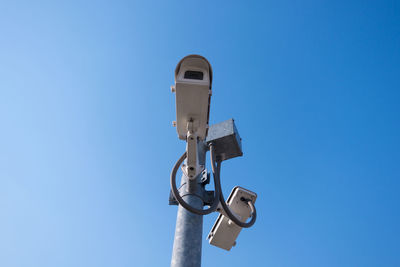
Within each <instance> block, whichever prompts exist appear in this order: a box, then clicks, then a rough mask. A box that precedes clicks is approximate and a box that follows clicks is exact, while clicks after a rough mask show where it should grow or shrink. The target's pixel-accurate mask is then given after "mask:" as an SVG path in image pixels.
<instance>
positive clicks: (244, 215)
mask: <svg viewBox="0 0 400 267" xmlns="http://www.w3.org/2000/svg"><path fill="white" fill-rule="evenodd" d="M242 198H244V199H251V201H252V202H253V204H254V203H255V201H256V199H257V194H256V193H254V192H252V191H250V190H247V189H244V188H242V187H239V186H236V187H235V188H233V190H232V192H231V194H230V195H229V197H228V201H227V205H228V207H229V208H230V210H231V211H232V212H233V213H234V214H236V217H238V218H239V219H240V220H241V221H242V222H246V220H247V219H248V218H249V217H250V216H251V209H250V207H249V205H248V204H247V202H245V201H243V200H242ZM219 210H220V212H221V214H220V215H219V216H218V218H217V220H216V221H215V223H214V226H213V227H212V228H211V231H210V233H209V234H208V237H207V239H208V240H209V242H210V244H211V245H214V246H216V247H219V248H222V249H225V250H228V251H229V250H231V248H232V247H233V246H234V245H236V239H237V237H238V236H239V233H240V231H241V230H242V227H240V226H237V225H236V224H235V223H234V222H233V221H231V220H230V219H229V218H228V217H227V216H226V214H224V212H223V209H222V208H221V207H219Z"/></svg>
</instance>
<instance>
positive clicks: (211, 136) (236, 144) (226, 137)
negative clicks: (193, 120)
mask: <svg viewBox="0 0 400 267" xmlns="http://www.w3.org/2000/svg"><path fill="white" fill-rule="evenodd" d="M206 142H207V144H210V143H211V142H212V143H213V144H214V147H215V156H216V157H217V158H218V157H219V158H220V159H221V161H224V160H227V159H231V158H235V157H240V156H243V152H242V138H240V136H239V132H238V131H237V129H236V126H235V122H234V120H233V119H229V120H226V121H223V122H220V123H217V124H214V125H211V126H210V129H208V135H207V139H206Z"/></svg>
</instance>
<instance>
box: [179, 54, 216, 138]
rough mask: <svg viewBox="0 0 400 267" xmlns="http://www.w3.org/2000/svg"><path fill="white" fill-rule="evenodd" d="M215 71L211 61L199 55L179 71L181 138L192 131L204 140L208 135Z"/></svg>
mask: <svg viewBox="0 0 400 267" xmlns="http://www.w3.org/2000/svg"><path fill="white" fill-rule="evenodd" d="M211 83H212V69H211V65H210V63H209V62H208V60H207V59H205V58H204V57H202V56H199V55H189V56H186V57H184V58H183V59H182V60H181V61H180V62H179V63H178V65H177V66H176V69H175V88H173V90H174V91H175V93H176V94H175V95H176V122H177V123H176V129H177V132H178V136H179V139H182V140H186V138H187V135H188V132H189V131H191V132H192V134H194V136H196V137H198V138H199V139H200V140H204V139H205V138H206V136H207V130H208V121H209V112H210V100H211Z"/></svg>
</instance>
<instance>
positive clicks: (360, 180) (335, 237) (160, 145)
mask: <svg viewBox="0 0 400 267" xmlns="http://www.w3.org/2000/svg"><path fill="white" fill-rule="evenodd" d="M0 13H1V15H0V63H1V64H0V266H4V267H36V266H38V267H54V266H57V267H64V266H65V267H71V266H74V267H80V266H82V267H88V266H93V267H101V266H107V267H109V266H115V267H123V266H169V264H170V257H171V252H172V245H173V235H174V230H175V219H176V211H177V208H176V207H175V206H168V195H169V174H170V171H171V168H172V166H173V164H174V162H175V161H176V160H177V158H178V157H179V156H180V155H181V154H182V152H183V151H184V149H185V143H184V142H183V141H181V140H179V139H178V137H177V134H176V129H175V128H173V127H172V123H171V122H172V121H173V120H175V99H174V95H173V94H171V92H170V89H169V86H170V85H172V84H173V82H174V69H175V66H176V64H177V63H178V62H179V60H180V59H181V58H182V57H184V56H186V55H188V54H200V55H203V56H205V57H206V58H207V59H208V60H209V61H210V63H211V65H212V67H213V71H214V77H213V96H212V100H211V113H210V121H211V124H214V123H218V122H220V121H223V120H226V119H229V118H234V119H235V122H236V125H237V128H238V130H239V133H240V135H241V137H242V139H243V151H244V155H243V157H241V158H235V159H232V160H229V161H227V162H224V164H223V168H222V173H221V179H222V187H223V190H224V194H225V195H226V196H227V195H228V194H229V192H230V191H231V189H232V188H233V187H234V186H236V185H240V186H242V187H245V188H248V189H250V190H253V191H255V192H257V194H258V199H257V203H256V207H257V210H258V220H257V222H256V224H255V225H254V226H253V227H252V228H250V229H245V230H243V231H242V232H241V234H240V236H239V238H238V240H237V246H236V247H234V248H233V249H232V250H231V251H230V252H226V251H223V250H221V249H218V248H216V247H213V246H211V245H209V244H208V242H207V241H206V239H205V238H206V235H207V234H208V232H209V230H210V229H211V226H212V224H213V223H214V220H215V219H216V217H217V215H216V214H211V215H208V216H206V217H205V218H204V230H203V231H204V239H203V240H204V241H203V258H202V260H203V266H230V267H233V266H273V267H297V266H298V267H321V266H323V267H355V266H360V267H376V266H385V267H398V266H400V254H399V237H400V230H399V225H400V212H399V205H400V196H399V187H400V167H399V163H400V141H399V136H400V107H399V103H400V79H399V77H400V64H399V62H400V3H399V2H398V1H308V0H306V1H287V0H283V1H242V2H240V1H203V2H201V1H200V2H199V1H142V2H139V1H136V2H135V1H2V2H1V3H0Z"/></svg>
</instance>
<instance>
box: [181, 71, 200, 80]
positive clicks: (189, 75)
mask: <svg viewBox="0 0 400 267" xmlns="http://www.w3.org/2000/svg"><path fill="white" fill-rule="evenodd" d="M184 78H185V79H192V80H203V72H201V71H194V70H188V71H186V72H185V76H184Z"/></svg>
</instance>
